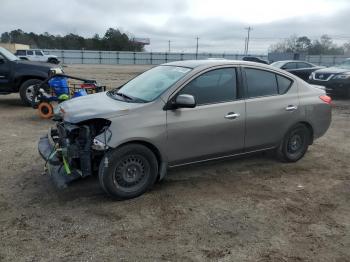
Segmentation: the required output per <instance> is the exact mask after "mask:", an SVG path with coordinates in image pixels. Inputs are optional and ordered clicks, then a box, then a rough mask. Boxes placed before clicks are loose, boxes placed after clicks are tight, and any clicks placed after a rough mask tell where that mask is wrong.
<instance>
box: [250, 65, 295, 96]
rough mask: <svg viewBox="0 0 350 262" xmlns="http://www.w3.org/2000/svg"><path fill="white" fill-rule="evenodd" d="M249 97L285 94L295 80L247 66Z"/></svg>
mask: <svg viewBox="0 0 350 262" xmlns="http://www.w3.org/2000/svg"><path fill="white" fill-rule="evenodd" d="M245 73H246V79H247V88H248V94H247V97H248V98H254V97H261V96H273V95H278V94H280V95H283V94H285V93H286V92H287V91H288V90H289V88H290V87H291V85H292V83H293V81H292V80H291V79H289V78H287V77H284V76H281V75H278V74H275V73H272V72H269V71H264V70H259V69H251V68H246V69H245Z"/></svg>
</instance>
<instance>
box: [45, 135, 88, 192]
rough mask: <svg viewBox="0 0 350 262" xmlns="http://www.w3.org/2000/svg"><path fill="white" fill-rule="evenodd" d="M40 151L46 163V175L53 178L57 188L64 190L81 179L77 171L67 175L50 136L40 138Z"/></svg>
mask: <svg viewBox="0 0 350 262" xmlns="http://www.w3.org/2000/svg"><path fill="white" fill-rule="evenodd" d="M49 134H50V132H49ZM38 150H39V154H40V155H41V157H42V158H43V159H44V160H45V161H46V167H47V168H46V173H47V174H48V175H49V176H50V177H51V179H52V181H53V183H54V184H55V186H56V187H57V188H59V189H64V188H66V187H67V185H68V184H69V183H70V182H72V181H74V180H77V179H79V178H80V177H81V176H80V174H79V172H78V171H77V170H75V169H73V170H71V174H69V175H68V174H67V173H66V171H65V169H64V165H63V162H62V161H61V160H60V159H59V158H58V157H57V156H56V154H55V145H54V144H53V141H52V139H51V138H50V137H49V136H48V135H46V136H44V137H41V138H40V140H39V143H38Z"/></svg>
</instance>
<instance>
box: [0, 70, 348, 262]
mask: <svg viewBox="0 0 350 262" xmlns="http://www.w3.org/2000/svg"><path fill="white" fill-rule="evenodd" d="M146 68H148V67H145V66H86V65H84V66H77V65H75V66H68V67H66V68H65V71H66V72H67V73H71V74H74V75H77V76H83V77H89V78H96V79H98V80H99V81H100V82H101V83H103V84H107V85H108V86H117V85H120V84H121V83H123V82H125V81H127V80H128V79H130V77H132V76H134V75H136V74H138V73H140V72H142V71H143V70H145V69H146ZM0 119H1V127H0V167H1V169H0V261H118V260H122V261H123V260H125V261H327V262H328V261H337V262H338V261H339V262H340V261H350V204H349V200H350V164H349V156H350V101H345V100H344V101H341V100H337V101H335V102H334V110H333V122H332V126H331V128H330V129H329V131H328V133H327V134H326V135H325V136H324V137H322V138H321V139H319V140H317V141H315V143H314V145H313V146H311V147H310V149H309V151H308V153H307V154H306V156H305V158H303V159H302V160H301V161H299V162H298V163H294V164H282V163H279V162H277V161H276V160H275V159H274V158H273V157H272V156H270V155H269V154H258V155H254V156H251V157H248V158H238V159H233V160H226V161H222V162H216V163H210V164H203V165H198V166H193V167H186V168H182V169H175V170H172V171H170V172H169V175H168V176H167V177H166V179H165V180H164V181H162V182H160V183H158V184H156V185H155V186H154V188H153V190H151V191H150V192H148V193H146V194H145V195H143V196H141V197H139V198H137V199H133V200H129V201H122V202H118V201H112V200H111V199H109V198H108V197H106V196H105V194H104V193H103V192H102V190H101V189H100V188H99V185H98V180H97V178H95V177H92V178H90V179H86V180H84V181H79V182H77V183H74V184H72V185H71V186H70V187H69V188H68V189H66V190H64V191H58V190H56V189H55V188H54V186H53V185H52V184H51V181H50V179H49V178H48V177H47V176H44V175H42V172H43V165H44V162H43V161H42V160H41V159H40V157H39V155H38V153H37V141H38V139H39V137H40V136H41V135H44V134H45V133H46V131H47V128H48V127H49V126H50V125H51V124H52V123H51V122H50V121H45V120H41V119H39V117H38V116H37V113H36V112H35V111H34V110H32V109H31V108H25V107H23V106H21V104H20V102H19V100H18V95H17V94H14V95H8V96H0Z"/></svg>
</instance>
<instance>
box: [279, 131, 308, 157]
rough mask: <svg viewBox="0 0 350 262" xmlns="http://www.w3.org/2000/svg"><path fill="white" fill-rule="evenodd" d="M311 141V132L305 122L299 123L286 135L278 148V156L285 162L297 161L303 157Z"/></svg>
mask: <svg viewBox="0 0 350 262" xmlns="http://www.w3.org/2000/svg"><path fill="white" fill-rule="evenodd" d="M310 142H311V132H310V130H309V128H308V127H307V126H305V125H304V124H297V125H296V126H294V127H293V128H291V129H290V130H289V131H288V133H287V134H286V135H285V137H284V139H283V141H282V143H281V145H280V146H279V147H278V149H277V157H278V158H279V159H280V160H281V161H283V162H296V161H298V160H299V159H301V158H302V157H303V156H304V155H305V153H306V151H307V149H308V147H309V145H310Z"/></svg>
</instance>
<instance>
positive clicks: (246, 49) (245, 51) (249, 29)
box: [244, 26, 253, 55]
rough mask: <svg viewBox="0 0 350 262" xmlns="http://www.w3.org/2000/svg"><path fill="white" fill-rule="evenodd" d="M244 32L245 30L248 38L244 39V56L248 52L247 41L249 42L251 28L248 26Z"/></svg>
mask: <svg viewBox="0 0 350 262" xmlns="http://www.w3.org/2000/svg"><path fill="white" fill-rule="evenodd" d="M245 30H247V33H248V36H247V38H246V45H245V50H244V53H245V55H247V54H248V51H249V40H250V31H251V30H253V28H251V27H250V26H248V27H246V28H245Z"/></svg>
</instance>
